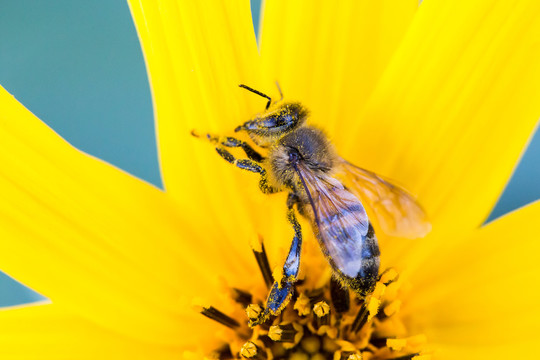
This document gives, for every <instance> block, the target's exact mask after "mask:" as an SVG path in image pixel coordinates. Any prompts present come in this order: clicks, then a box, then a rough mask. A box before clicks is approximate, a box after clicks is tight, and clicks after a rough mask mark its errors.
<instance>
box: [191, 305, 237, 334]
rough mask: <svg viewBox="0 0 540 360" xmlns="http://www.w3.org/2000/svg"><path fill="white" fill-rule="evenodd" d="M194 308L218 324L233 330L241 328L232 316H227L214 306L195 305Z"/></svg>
mask: <svg viewBox="0 0 540 360" xmlns="http://www.w3.org/2000/svg"><path fill="white" fill-rule="evenodd" d="M193 307H194V309H195V310H197V311H198V312H200V313H201V314H203V315H204V316H206V317H207V318H210V319H212V320H214V321H217V322H218V323H220V324H222V325H225V326H227V327H229V328H231V329H235V328H237V327H239V326H240V324H239V323H238V321H236V320H234V319H233V318H231V317H230V316H227V315H225V314H224V313H222V312H221V311H219V310H218V309H216V308H215V307H213V306H208V307H204V306H200V305H196V304H194V305H193Z"/></svg>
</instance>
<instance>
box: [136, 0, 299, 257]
mask: <svg viewBox="0 0 540 360" xmlns="http://www.w3.org/2000/svg"><path fill="white" fill-rule="evenodd" d="M130 8H131V11H132V14H133V18H134V21H135V25H136V27H137V31H138V34H139V37H140V39H141V43H142V47H143V50H144V54H145V58H146V63H147V68H148V72H149V76H150V82H151V88H152V93H153V98H154V106H155V116H156V121H157V126H156V127H157V132H158V145H159V153H160V158H161V168H162V174H163V181H164V184H165V189H166V191H167V193H168V194H169V195H171V196H172V197H173V198H174V199H175V200H176V201H177V202H179V203H180V204H181V206H183V207H185V208H189V209H190V211H191V214H190V216H191V218H193V219H199V220H198V221H199V222H202V221H201V220H202V219H206V224H205V225H204V228H215V229H220V231H221V234H220V240H218V241H216V246H226V247H233V248H235V249H236V250H237V251H238V253H241V254H244V256H243V257H242V258H241V260H240V261H245V260H243V259H245V257H246V256H248V255H250V251H249V245H248V240H247V239H252V240H253V239H257V234H258V233H261V234H263V235H265V237H266V238H268V237H272V238H275V239H278V243H280V242H286V241H290V240H289V239H290V236H284V235H283V233H284V231H285V230H287V228H286V227H285V226H275V224H276V223H280V222H281V223H283V224H284V225H285V224H286V220H285V218H284V215H283V214H284V211H285V205H284V204H285V199H284V198H283V197H280V196H278V198H279V200H278V199H276V198H275V199H276V200H269V199H268V197H267V196H265V195H263V194H261V192H260V191H259V189H258V187H257V180H258V179H257V175H254V174H248V173H247V172H243V171H241V170H239V169H235V168H233V167H232V166H231V165H230V164H228V163H226V162H225V161H224V160H223V159H221V158H219V156H218V155H217V154H216V152H215V150H214V149H213V146H212V145H211V144H209V143H208V142H207V141H205V140H203V139H196V138H195V137H193V136H192V135H191V131H192V130H196V132H197V133H199V134H201V135H204V134H205V133H213V134H218V135H232V134H234V133H233V132H232V131H233V129H234V128H235V127H236V126H237V125H239V124H241V123H243V122H244V121H247V120H248V118H250V117H251V116H253V115H254V114H255V113H257V112H260V111H262V110H263V109H264V105H265V101H266V100H264V99H262V98H260V97H258V96H256V95H254V94H251V93H249V92H248V91H245V90H243V89H240V88H239V87H238V85H239V84H241V83H244V84H247V85H250V86H253V87H257V88H259V86H261V81H260V77H261V74H260V71H258V69H259V67H258V65H259V55H258V52H257V44H256V40H255V35H254V31H253V25H252V22H251V16H250V4H249V1H241V0H238V1H220V2H214V3H212V5H211V6H208V5H207V4H205V3H202V2H193V1H180V2H173V1H164V2H155V1H135V0H134V1H130ZM270 84H271V85H273V83H270ZM234 153H235V154H237V155H238V156H240V157H245V156H242V154H241V152H238V153H237V152H234ZM268 201H281V204H282V207H281V208H280V207H279V206H274V207H272V211H271V213H268V211H266V209H268ZM248 209H249V211H248ZM194 221H195V220H194ZM274 229H278V230H274ZM276 232H277V233H276ZM274 233H276V234H274ZM269 234H270V235H269ZM238 239H244V241H238ZM272 243H275V242H272ZM270 251H271V252H275V251H273V250H272V249H270Z"/></svg>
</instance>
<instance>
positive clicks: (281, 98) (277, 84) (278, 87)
mask: <svg viewBox="0 0 540 360" xmlns="http://www.w3.org/2000/svg"><path fill="white" fill-rule="evenodd" d="M276 87H277V89H278V91H279V96H280V98H279V101H281V100H283V93H282V92H281V86H279V82H278V81H277V80H276Z"/></svg>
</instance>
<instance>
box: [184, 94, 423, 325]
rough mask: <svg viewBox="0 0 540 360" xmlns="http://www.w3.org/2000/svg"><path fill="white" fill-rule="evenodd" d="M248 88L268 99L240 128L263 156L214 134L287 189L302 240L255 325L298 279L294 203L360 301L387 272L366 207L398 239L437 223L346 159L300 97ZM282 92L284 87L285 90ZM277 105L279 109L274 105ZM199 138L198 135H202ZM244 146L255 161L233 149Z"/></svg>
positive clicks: (263, 179) (264, 177)
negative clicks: (311, 121)
mask: <svg viewBox="0 0 540 360" xmlns="http://www.w3.org/2000/svg"><path fill="white" fill-rule="evenodd" d="M240 87H242V88H244V89H246V90H248V91H250V92H252V93H255V94H257V95H259V96H262V97H264V98H266V99H267V100H268V101H267V104H266V108H265V111H264V112H263V113H261V114H258V115H256V116H255V117H254V118H252V119H250V120H248V121H246V122H245V123H244V124H242V125H240V126H238V127H237V128H236V129H235V132H246V133H247V134H248V135H249V136H250V138H251V139H252V140H253V142H254V143H255V144H256V145H257V146H259V147H261V148H264V149H267V150H268V153H267V155H266V156H262V155H261V154H260V153H259V152H258V151H256V150H255V149H254V148H253V147H251V146H250V145H249V144H248V143H247V142H245V141H242V140H239V139H236V138H234V137H218V136H212V135H207V138H208V139H209V140H210V141H211V142H213V143H214V144H216V150H217V152H218V154H219V155H220V156H221V157H222V158H223V159H225V160H226V161H228V162H229V163H231V164H233V165H235V166H237V167H239V168H241V169H244V170H248V171H251V172H254V173H258V174H260V181H259V187H260V189H261V190H262V192H263V193H266V194H270V193H275V192H278V191H287V192H288V198H287V208H288V212H287V218H288V220H289V222H290V224H291V225H292V227H293V229H294V234H295V235H294V237H293V241H292V244H291V248H290V250H289V253H288V256H287V258H286V260H285V264H284V265H283V272H282V277H281V278H280V279H276V280H275V282H274V284H273V285H272V287H271V289H270V292H269V295H268V297H267V300H266V306H265V308H264V310H263V311H262V312H261V313H260V314H259V315H258V317H257V318H254V319H250V323H249V325H250V326H252V327H253V326H255V325H258V324H262V323H264V322H265V321H266V320H267V319H268V317H269V316H270V315H278V314H279V313H280V312H281V311H282V310H283V309H284V307H285V306H286V305H287V303H288V302H289V300H290V299H291V297H292V294H293V287H294V284H295V282H296V281H297V279H298V271H299V268H300V252H301V246H302V231H301V227H300V224H299V223H298V221H297V218H296V215H295V211H294V208H295V207H296V209H297V211H298V213H299V214H301V215H302V216H304V217H305V218H307V219H308V220H309V222H310V223H311V226H312V228H313V232H314V234H315V236H316V238H317V240H318V242H319V245H320V247H321V250H322V252H323V253H324V255H325V257H326V259H327V260H328V262H329V264H330V266H331V267H332V270H333V275H334V277H335V278H336V279H337V280H338V281H339V282H340V283H341V284H342V285H343V286H346V287H348V288H350V289H351V290H352V291H354V292H355V293H356V294H357V295H358V296H359V297H360V298H364V297H366V296H367V295H369V294H370V293H371V292H372V291H373V290H374V287H375V284H376V282H377V279H378V276H379V264H380V260H379V256H380V252H379V246H378V243H377V238H376V236H375V232H374V230H373V226H372V224H371V222H370V220H369V219H368V216H367V214H366V210H365V208H364V206H363V204H366V205H367V206H369V207H370V208H371V209H372V210H373V214H374V216H375V217H376V219H377V222H378V224H379V226H380V227H381V229H382V230H383V231H384V232H385V233H388V234H389V235H392V236H400V237H409V238H415V237H422V236H424V235H426V234H427V233H428V232H429V231H430V229H431V225H430V224H429V222H428V221H427V219H426V215H425V213H424V211H423V210H422V208H421V207H420V206H419V205H418V203H417V202H416V201H415V200H414V198H413V197H412V196H411V195H410V194H408V193H407V192H406V191H405V190H403V189H402V188H400V187H398V186H396V185H393V184H391V183H390V182H388V181H387V180H385V179H383V178H382V177H380V176H379V175H377V174H375V173H373V172H371V171H368V170H364V169H362V168H359V167H356V166H355V165H353V164H351V163H349V162H348V161H346V160H344V159H343V158H341V157H340V156H339V155H338V154H337V152H336V150H335V148H334V146H333V145H332V144H331V143H330V141H329V140H328V138H327V137H326V136H325V134H324V133H323V132H322V131H321V130H319V129H318V128H316V127H314V126H311V125H308V124H306V120H307V118H308V115H309V112H308V110H307V109H306V108H305V107H304V106H303V105H302V104H300V103H298V102H284V103H282V102H281V101H282V99H283V96H282V97H281V100H279V101H277V102H276V103H274V104H273V105H272V99H271V98H270V97H269V96H267V95H265V94H263V93H261V92H259V91H257V90H255V89H252V88H250V87H248V86H246V85H240ZM280 93H281V91H280ZM271 105H272V106H271ZM193 135H195V136H197V135H196V134H195V133H193ZM232 147H239V148H242V149H243V151H244V152H245V154H246V156H247V159H237V158H236V157H234V156H233V155H232V154H231V152H229V151H228V150H227V149H226V148H232ZM345 183H346V184H347V185H348V186H345V185H344V184H345Z"/></svg>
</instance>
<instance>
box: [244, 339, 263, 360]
mask: <svg viewBox="0 0 540 360" xmlns="http://www.w3.org/2000/svg"><path fill="white" fill-rule="evenodd" d="M240 355H241V356H242V357H245V358H246V359H257V360H259V359H266V353H265V352H264V351H261V349H260V348H259V347H258V346H257V345H255V343H254V342H252V341H248V342H246V343H245V344H244V345H242V348H241V349H240Z"/></svg>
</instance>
